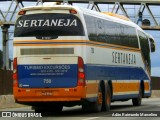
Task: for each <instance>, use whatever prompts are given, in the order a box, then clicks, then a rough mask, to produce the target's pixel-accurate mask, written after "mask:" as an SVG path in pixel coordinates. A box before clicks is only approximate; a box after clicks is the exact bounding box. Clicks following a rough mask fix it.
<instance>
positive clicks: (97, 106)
mask: <svg viewBox="0 0 160 120" xmlns="http://www.w3.org/2000/svg"><path fill="white" fill-rule="evenodd" d="M102 94H103V93H102V87H101V86H99V88H98V95H97V100H96V102H93V103H92V105H91V108H92V111H93V112H101V111H102V102H103V95H102Z"/></svg>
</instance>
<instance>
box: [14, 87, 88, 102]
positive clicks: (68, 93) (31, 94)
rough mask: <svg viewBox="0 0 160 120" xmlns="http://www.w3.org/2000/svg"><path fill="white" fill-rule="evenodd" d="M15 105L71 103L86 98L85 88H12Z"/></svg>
mask: <svg viewBox="0 0 160 120" xmlns="http://www.w3.org/2000/svg"><path fill="white" fill-rule="evenodd" d="M13 91H14V98H15V101H16V102H17V103H25V102H26V103H29V102H34V103H35V102H72V101H81V99H84V98H86V94H85V93H86V87H82V86H78V87H75V88H39V89H38V88H37V89H34V88H13Z"/></svg>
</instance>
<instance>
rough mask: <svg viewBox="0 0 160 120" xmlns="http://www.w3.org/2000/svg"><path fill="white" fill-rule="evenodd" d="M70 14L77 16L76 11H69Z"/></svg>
mask: <svg viewBox="0 0 160 120" xmlns="http://www.w3.org/2000/svg"><path fill="white" fill-rule="evenodd" d="M69 12H70V13H71V14H77V11H76V10H70V11H69Z"/></svg>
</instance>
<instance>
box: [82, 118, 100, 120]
mask: <svg viewBox="0 0 160 120" xmlns="http://www.w3.org/2000/svg"><path fill="white" fill-rule="evenodd" d="M98 118H100V117H90V118H85V119H82V120H93V119H98Z"/></svg>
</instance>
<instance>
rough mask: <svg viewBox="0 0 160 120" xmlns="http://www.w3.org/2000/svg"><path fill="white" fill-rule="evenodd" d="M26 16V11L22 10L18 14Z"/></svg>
mask: <svg viewBox="0 0 160 120" xmlns="http://www.w3.org/2000/svg"><path fill="white" fill-rule="evenodd" d="M25 14H26V11H24V10H21V11H19V13H18V15H25Z"/></svg>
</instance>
